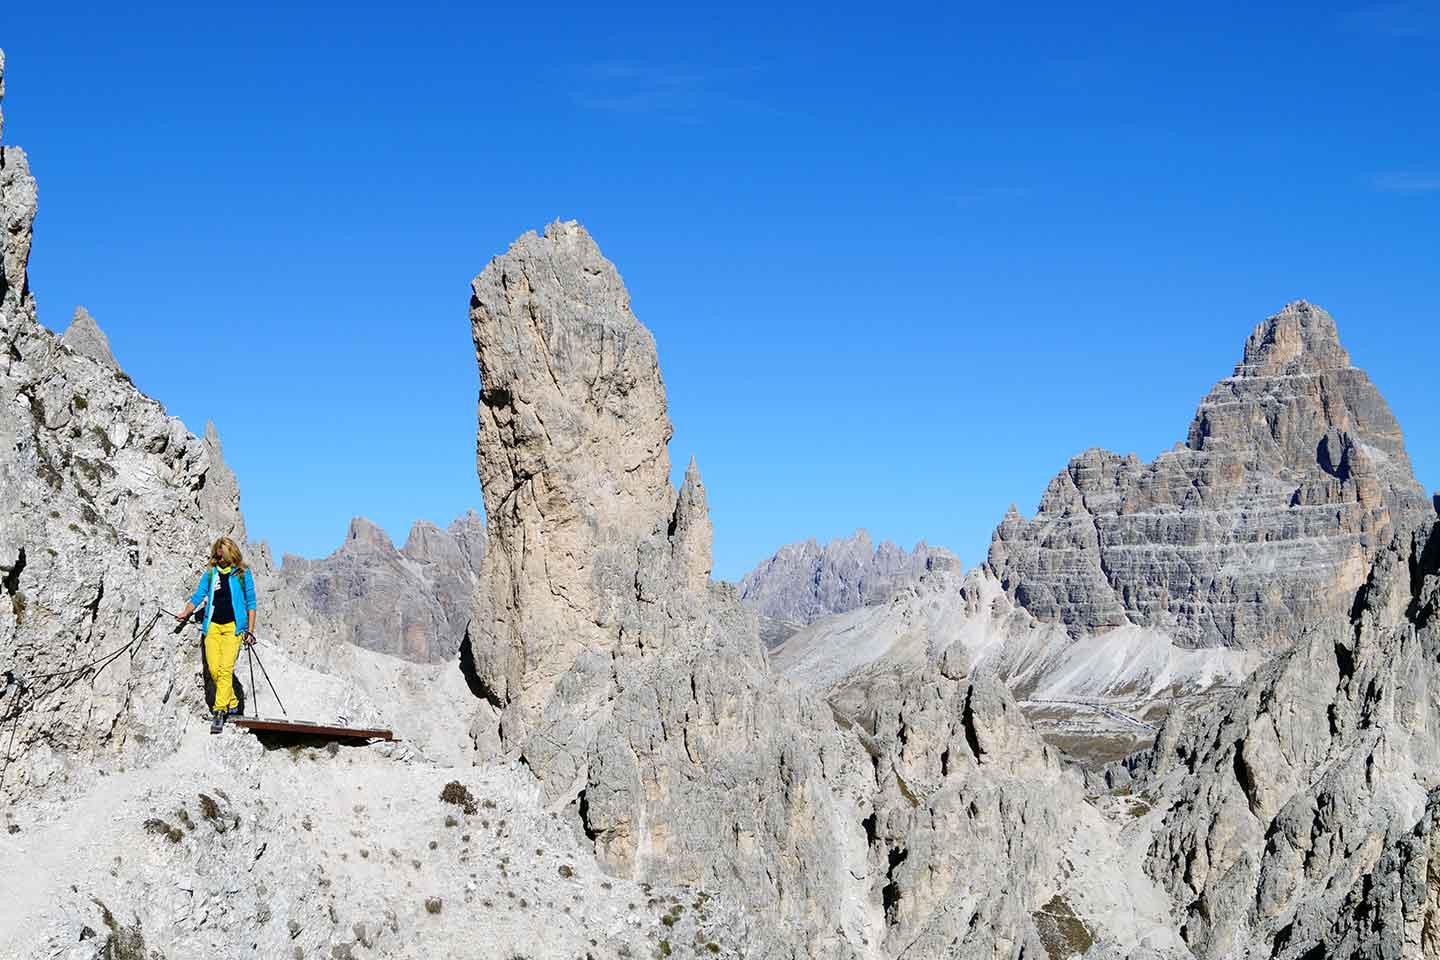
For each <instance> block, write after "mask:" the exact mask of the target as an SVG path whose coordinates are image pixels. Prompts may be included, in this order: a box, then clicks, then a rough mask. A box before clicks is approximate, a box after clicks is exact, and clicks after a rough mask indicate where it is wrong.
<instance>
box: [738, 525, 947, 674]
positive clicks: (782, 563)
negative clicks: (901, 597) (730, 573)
mask: <svg viewBox="0 0 1440 960" xmlns="http://www.w3.org/2000/svg"><path fill="white" fill-rule="evenodd" d="M959 565H960V562H959V559H958V558H956V557H955V555H954V554H952V553H950V551H948V550H944V549H942V548H939V547H931V546H930V545H929V544H927V543H925V542H924V541H921V542H920V543H917V544H916V545H915V547H914V548H913V549H912V550H909V551H906V550H902V549H901V548H900V547H898V546H896V545H895V544H894V543H891V542H890V541H889V540H884V541H881V543H880V544H879V545H874V544H872V543H871V541H870V534H869V533H868V532H866V531H865V530H857V531H855V533H854V534H853V535H851V536H849V537H845V538H842V539H836V540H832V541H830V542H829V543H828V544H826V545H825V546H823V547H822V546H820V544H819V543H817V542H816V541H815V540H814V539H813V538H812V539H810V540H803V541H800V542H797V543H788V544H786V545H785V546H783V547H781V548H780V549H779V550H777V551H775V553H774V554H773V555H772V556H771V557H769V558H768V559H766V560H763V561H761V562H760V563H759V564H757V565H756V566H755V569H753V570H751V571H750V572H749V573H747V574H746V575H745V576H744V577H742V578H741V580H740V599H741V600H742V601H743V602H744V603H745V605H746V606H748V607H750V608H751V609H753V610H754V611H755V612H756V613H758V614H760V616H761V617H762V618H765V619H764V621H762V630H763V631H764V633H765V636H766V642H767V645H768V646H774V645H775V644H776V643H779V642H780V641H781V640H783V639H784V638H785V637H786V636H788V635H789V634H791V633H794V632H795V630H797V629H798V628H800V627H803V626H805V625H806V624H810V623H814V622H815V621H816V620H819V619H820V618H821V617H827V616H830V615H831V614H836V613H845V612H846V611H848V610H854V609H856V608H857V607H863V606H865V605H866V604H870V603H877V602H879V601H881V600H884V599H885V598H886V597H888V596H889V595H890V594H891V593H892V592H893V591H894V590H895V588H896V587H898V586H899V585H900V584H902V583H905V582H907V581H910V580H914V579H915V578H917V577H919V576H921V575H922V574H924V573H926V572H927V571H929V570H932V569H937V568H946V569H958V568H959Z"/></svg>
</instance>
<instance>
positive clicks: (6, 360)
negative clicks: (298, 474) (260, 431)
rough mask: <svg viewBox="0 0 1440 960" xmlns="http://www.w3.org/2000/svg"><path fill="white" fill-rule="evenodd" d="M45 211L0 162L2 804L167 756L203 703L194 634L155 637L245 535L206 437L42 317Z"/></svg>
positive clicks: (15, 153)
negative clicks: (216, 552) (39, 254)
mask: <svg viewBox="0 0 1440 960" xmlns="http://www.w3.org/2000/svg"><path fill="white" fill-rule="evenodd" d="M0 75H3V59H0ZM36 202H37V195H36V187H35V181H34V179H33V178H32V177H31V176H30V173H29V169H28V165H27V162H26V158H25V154H24V153H23V152H22V151H21V150H19V149H18V148H16V147H11V146H5V147H3V148H0V218H3V220H4V229H3V230H0V340H3V345H0V571H3V585H4V594H5V600H6V602H4V603H0V662H3V665H4V669H5V670H7V671H10V672H11V674H12V675H13V676H14V677H16V678H18V681H19V682H17V683H12V684H10V685H9V686H7V687H6V689H5V691H4V695H3V698H0V717H3V719H4V720H6V721H9V724H7V726H11V727H12V728H13V730H14V735H15V740H14V745H13V749H12V751H11V753H10V754H9V756H10V761H9V765H8V770H7V774H6V779H5V784H4V791H5V795H6V797H8V798H13V797H15V796H19V795H22V794H24V793H26V792H29V791H33V790H35V789H38V788H40V787H42V786H44V785H45V784H47V783H49V782H52V781H54V780H56V779H57V778H62V777H64V776H66V775H68V774H69V773H70V772H72V771H75V770H78V769H83V767H84V766H85V765H86V764H87V763H96V762H99V758H101V757H105V756H116V757H128V758H130V759H131V760H137V759H144V758H153V757H154V756H157V755H159V754H162V753H164V752H165V751H166V750H167V749H168V746H167V744H168V743H169V742H170V740H171V736H170V732H172V731H173V730H174V728H175V726H176V725H177V724H180V723H183V722H184V720H185V719H186V718H188V716H189V715H190V712H191V711H192V709H194V708H195V707H196V706H197V705H198V701H199V699H200V694H199V686H198V684H194V683H190V682H188V681H189V680H190V679H191V678H192V677H193V676H194V671H195V669H196V666H197V659H196V657H195V656H194V655H193V651H194V650H195V647H194V631H193V629H187V630H184V631H177V630H176V629H175V626H174V622H173V621H169V620H163V619H162V620H160V621H156V622H155V623H154V625H153V627H152V626H151V624H152V620H153V619H154V618H155V617H156V615H157V613H158V611H159V604H158V603H157V598H161V597H164V598H174V597H183V596H184V595H185V594H186V593H188V586H189V585H190V583H191V582H192V577H193V576H194V574H195V573H196V572H198V570H199V569H200V567H201V565H202V564H203V563H204V560H205V556H206V550H207V548H208V544H209V542H210V539H211V538H212V537H213V536H218V535H221V534H228V535H231V536H234V537H236V538H237V539H239V540H242V541H243V540H244V537H245V531H244V523H243V520H242V519H241V517H240V513H239V492H238V488H237V487H236V485H235V483H234V477H233V475H231V474H230V471H229V470H228V469H227V468H226V467H225V464H224V461H223V459H222V457H221V452H220V445H219V440H218V438H217V437H216V436H215V435H214V432H213V429H211V430H209V431H207V434H206V437H205V438H204V439H203V440H202V439H200V438H197V437H195V436H193V435H191V434H190V433H188V432H187V431H186V430H185V428H184V426H183V424H181V423H180V421H179V420H177V419H175V418H174V417H169V416H166V415H165V412H164V410H163V409H162V408H161V406H160V404H158V403H156V402H155V401H154V400H151V399H150V398H148V397H146V396H144V395H143V394H141V393H140V392H139V391H138V390H136V389H135V387H134V385H133V384H131V382H130V380H129V378H128V377H127V376H125V374H124V373H123V372H122V371H120V370H119V368H118V367H116V366H115V365H114V363H113V359H107V358H104V357H102V358H99V359H97V358H96V357H95V356H94V354H93V352H92V350H90V349H89V348H88V347H87V348H86V349H84V350H78V349H76V348H74V346H73V343H74V341H73V339H72V340H71V342H68V343H67V342H66V340H65V339H64V338H61V337H57V336H56V335H55V334H53V333H51V332H50V331H49V330H47V329H45V328H44V327H43V326H41V324H40V323H39V322H38V320H37V319H36V313H35V301H34V298H33V297H32V295H31V292H30V286H29V281H28V279H27V275H26V266H27V263H28V258H29V252H30V239H31V228H32V225H33V222H34V218H35V212H36ZM83 326H85V324H82V327H83ZM89 326H92V327H93V320H92V321H89ZM96 332H97V333H98V328H96ZM95 342H96V341H95V340H94V339H93V338H92V339H91V341H90V342H89V346H92V347H93V345H94V344H95ZM176 605H177V606H178V604H176ZM147 628H148V629H147ZM127 644H133V645H131V646H129V647H128V649H127ZM117 650H123V653H121V654H118V655H115V656H113V658H112V657H111V655H112V654H114V652H115V651H117ZM92 663H93V664H96V665H95V667H94V669H84V668H85V666H86V665H87V664H92ZM21 683H24V684H25V685H26V689H23V690H22V689H21Z"/></svg>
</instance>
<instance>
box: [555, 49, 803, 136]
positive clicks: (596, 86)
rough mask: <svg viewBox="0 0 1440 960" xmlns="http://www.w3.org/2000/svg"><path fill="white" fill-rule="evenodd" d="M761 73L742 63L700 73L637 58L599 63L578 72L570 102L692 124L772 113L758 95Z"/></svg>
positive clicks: (773, 110) (575, 74)
mask: <svg viewBox="0 0 1440 960" xmlns="http://www.w3.org/2000/svg"><path fill="white" fill-rule="evenodd" d="M759 73H760V71H759V70H758V69H757V68H754V67H749V66H743V65H737V66H728V67H725V68H723V69H720V68H716V69H700V68H698V67H690V66H684V65H680V64H663V63H660V64H657V63H640V62H637V61H633V60H616V61H609V62H605V63H594V64H589V65H586V66H581V67H579V68H577V70H576V71H575V72H574V74H573V80H572V89H571V99H572V100H573V101H574V102H575V104H576V105H578V106H580V107H583V108H585V109H587V110H597V111H601V112H604V113H615V114H629V115H633V116H665V117H672V118H679V119H681V120H688V121H698V120H699V119H700V118H701V115H702V114H706V113H714V112H716V111H727V110H729V111H744V112H746V113H751V114H754V113H773V112H775V108H774V107H773V106H772V105H770V104H768V103H765V102H763V101H762V100H761V99H760V98H757V97H756V96H754V95H753V86H754V83H755V78H756V77H757V75H758V74H759Z"/></svg>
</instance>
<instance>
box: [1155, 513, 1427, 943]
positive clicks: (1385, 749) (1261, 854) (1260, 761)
mask: <svg viewBox="0 0 1440 960" xmlns="http://www.w3.org/2000/svg"><path fill="white" fill-rule="evenodd" d="M1437 614H1440V531H1433V530H1423V531H1420V532H1417V533H1414V534H1411V535H1410V536H1405V537H1396V538H1395V539H1394V540H1393V541H1392V544H1391V545H1390V546H1389V547H1387V548H1386V549H1385V550H1384V551H1382V552H1381V554H1380V556H1379V557H1378V559H1377V561H1376V563H1375V565H1374V567H1373V569H1372V571H1371V573H1370V576H1369V578H1368V580H1367V582H1366V584H1365V587H1364V589H1363V590H1362V591H1361V593H1360V596H1359V599H1358V600H1357V601H1356V603H1355V613H1354V615H1353V617H1350V618H1346V617H1339V618H1335V619H1334V620H1332V621H1329V622H1327V623H1324V624H1322V625H1320V626H1318V627H1317V628H1316V629H1314V630H1313V631H1312V632H1311V633H1310V634H1308V635H1307V636H1306V637H1304V638H1303V639H1302V640H1301V641H1300V642H1299V643H1298V644H1296V646H1295V647H1294V648H1293V649H1292V650H1290V651H1289V652H1287V653H1285V654H1283V655H1281V656H1280V657H1279V658H1277V659H1276V660H1275V661H1274V662H1272V663H1270V664H1267V665H1266V667H1264V668H1263V669H1261V670H1259V671H1257V672H1256V673H1255V675H1254V676H1252V677H1251V678H1250V680H1248V681H1247V683H1246V684H1245V685H1244V686H1243V687H1242V688H1241V689H1240V690H1239V691H1238V692H1237V693H1236V694H1235V695H1234V696H1233V697H1232V698H1230V699H1229V700H1228V701H1227V702H1225V703H1222V704H1220V705H1218V706H1217V707H1216V708H1214V709H1211V710H1206V711H1198V712H1191V713H1189V714H1185V713H1175V714H1172V715H1171V717H1170V718H1169V720H1167V722H1166V724H1165V726H1164V727H1163V728H1162V730H1161V732H1160V734H1159V736H1158V738H1157V741H1156V745H1155V748H1154V750H1153V751H1152V752H1151V753H1150V754H1149V755H1148V756H1145V757H1143V758H1142V760H1143V762H1142V764H1141V776H1140V778H1139V779H1138V781H1137V783H1136V785H1135V788H1136V789H1137V791H1139V792H1142V793H1144V794H1145V795H1146V796H1148V797H1151V798H1153V800H1154V802H1155V803H1156V805H1157V806H1161V807H1163V808H1164V809H1165V815H1164V819H1163V821H1161V822H1160V823H1159V824H1158V825H1157V827H1156V829H1155V832H1154V836H1153V838H1152V840H1151V843H1150V845H1149V854H1148V856H1149V860H1148V865H1147V868H1148V869H1149V870H1150V871H1151V873H1152V874H1153V875H1154V876H1155V877H1156V878H1157V879H1159V880H1160V881H1161V882H1163V883H1164V884H1165V886H1166V887H1167V889H1169V891H1170V893H1171V895H1172V897H1173V899H1174V903H1175V909H1176V916H1177V920H1178V921H1179V922H1181V923H1183V928H1182V929H1183V932H1184V935H1185V938H1186V940H1187V941H1188V943H1189V944H1190V946H1191V948H1192V949H1193V950H1194V951H1195V952H1196V954H1197V955H1199V956H1202V957H1216V958H1219V957H1236V956H1267V957H1268V956H1274V957H1280V958H1294V957H1307V958H1308V957H1319V956H1363V957H1387V958H1389V957H1407V958H1408V957H1421V956H1426V957H1428V956H1434V955H1435V951H1436V946H1437V943H1440V897H1437V891H1440V883H1437V878H1440V850H1437V848H1436V844H1435V833H1434V832H1433V829H1434V825H1435V822H1436V813H1437V809H1440V616H1437Z"/></svg>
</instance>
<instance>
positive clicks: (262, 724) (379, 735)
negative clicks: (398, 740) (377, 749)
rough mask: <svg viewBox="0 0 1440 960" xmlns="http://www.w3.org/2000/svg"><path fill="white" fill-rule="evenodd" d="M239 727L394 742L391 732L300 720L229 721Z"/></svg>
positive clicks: (261, 719)
mask: <svg viewBox="0 0 1440 960" xmlns="http://www.w3.org/2000/svg"><path fill="white" fill-rule="evenodd" d="M229 722H230V723H232V724H234V725H235V726H237V727H243V728H245V729H246V730H251V731H257V732H264V733H299V734H305V735H307V736H312V737H354V738H355V739H357V740H394V739H395V734H394V733H392V732H391V731H389V730H376V729H370V728H367V727H337V726H332V725H328V724H323V723H305V722H302V721H298V720H270V719H267V718H258V717H235V718H233V719H232V720H230V721H229Z"/></svg>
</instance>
